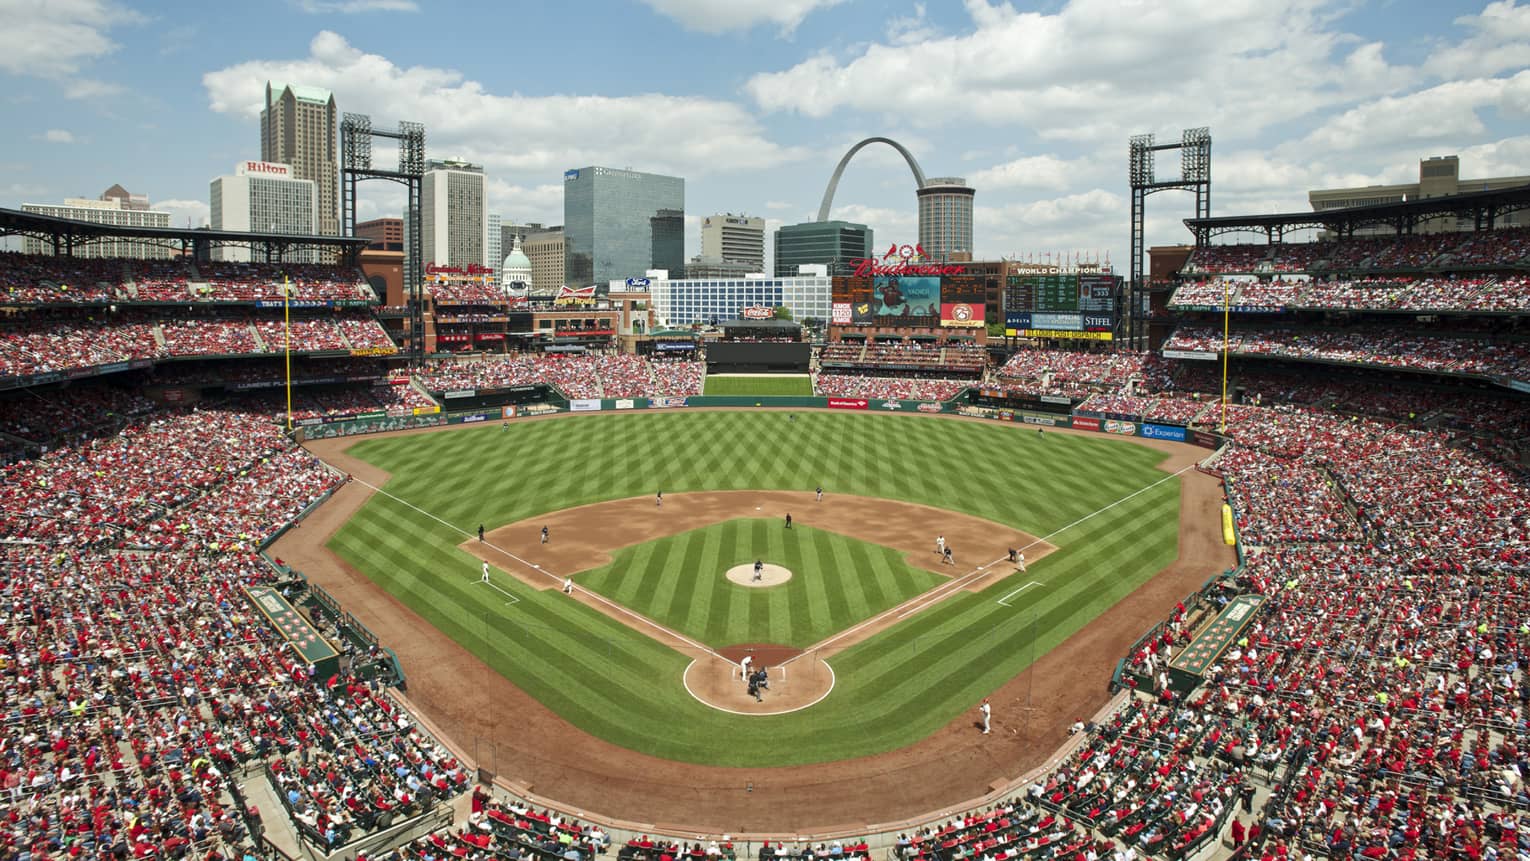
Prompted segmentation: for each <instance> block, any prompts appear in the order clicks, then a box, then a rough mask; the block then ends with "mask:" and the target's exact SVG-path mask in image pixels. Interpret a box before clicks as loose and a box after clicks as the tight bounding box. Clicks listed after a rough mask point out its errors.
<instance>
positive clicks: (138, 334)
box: [0, 309, 395, 377]
mask: <svg viewBox="0 0 1530 861" xmlns="http://www.w3.org/2000/svg"><path fill="white" fill-rule="evenodd" d="M288 326H289V324H288V323H287V322H284V321H283V319H282V318H281V317H280V316H275V317H272V316H256V315H233V316H230V315H227V314H216V315H204V314H199V313H193V314H179V313H178V314H164V313H153V312H149V311H146V310H142V309H136V310H124V311H118V312H116V313H108V312H107V311H105V310H99V311H68V310H65V311H51V310H50V311H32V312H28V313H24V314H17V315H13V316H12V317H10V318H8V319H6V320H5V321H3V322H0V377H5V376H26V375H32V374H42V373H48V372H56V371H67V370H70V369H74V368H89V367H97V366H100V365H108V364H113V363H116V362H124V361H129V360H134V359H165V358H172V357H173V358H180V357H187V356H232V355H251V354H259V353H280V352H283V351H284V350H285V349H286V346H287V343H288V340H287V338H288V335H287V330H288ZM290 328H291V346H292V350H293V351H295V352H303V351H321V350H331V351H333V350H386V351H390V352H391V351H394V349H395V348H394V347H393V341H392V339H391V338H390V337H389V336H388V333H387V331H386V330H385V329H383V327H382V324H381V323H379V322H378V321H377V320H376V318H375V317H372V316H371V315H369V314H367V313H365V312H359V311H342V312H338V313H336V314H330V315H323V316H306V315H293V316H292V318H291V322H290Z"/></svg>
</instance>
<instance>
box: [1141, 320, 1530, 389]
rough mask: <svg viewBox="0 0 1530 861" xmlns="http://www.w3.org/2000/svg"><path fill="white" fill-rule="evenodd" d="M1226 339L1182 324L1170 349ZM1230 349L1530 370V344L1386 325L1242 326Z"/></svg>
mask: <svg viewBox="0 0 1530 861" xmlns="http://www.w3.org/2000/svg"><path fill="white" fill-rule="evenodd" d="M1222 338H1223V333H1222V331H1221V330H1220V329H1213V328H1209V327H1198V326H1181V327H1180V328H1178V329H1176V330H1175V331H1174V334H1173V335H1172V336H1171V337H1170V338H1169V340H1168V341H1166V342H1165V343H1164V349H1166V350H1183V351H1190V352H1221V349H1222ZM1228 349H1229V351H1230V352H1231V353H1232V354H1233V355H1235V356H1267V357H1271V358H1282V359H1297V360H1317V361H1325V362H1339V363H1344V364H1355V365H1369V366H1374V367H1387V368H1399V369H1407V370H1415V371H1428V372H1431V373H1443V374H1472V375H1480V376H1489V377H1505V376H1507V377H1511V378H1514V379H1522V378H1524V377H1525V376H1526V375H1527V370H1530V344H1525V343H1522V342H1519V341H1511V340H1499V341H1492V340H1482V339H1479V338H1469V337H1464V336H1458V337H1444V336H1431V335H1424V334H1414V333H1410V332H1407V331H1404V330H1399V329H1396V328H1392V327H1382V326H1370V327H1356V328H1353V329H1344V330H1321V329H1294V328H1252V327H1239V328H1235V329H1233V330H1232V332H1231V335H1230V337H1229V340H1228Z"/></svg>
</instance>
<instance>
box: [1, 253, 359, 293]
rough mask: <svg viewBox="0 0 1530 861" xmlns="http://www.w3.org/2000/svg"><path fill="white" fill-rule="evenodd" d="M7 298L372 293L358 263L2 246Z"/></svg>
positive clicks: (2, 284) (2, 287) (3, 279)
mask: <svg viewBox="0 0 1530 861" xmlns="http://www.w3.org/2000/svg"><path fill="white" fill-rule="evenodd" d="M0 291H3V292H4V297H5V299H6V302H7V303H8V304H21V305H33V304H35V305H53V304H109V303H123V302H169V303H198V302H227V303H252V302H257V301H278V300H281V299H283V298H290V299H293V300H297V301H308V302H332V301H347V302H357V301H365V302H369V303H375V302H376V301H377V296H376V294H375V293H373V291H372V289H371V288H370V287H369V286H367V284H366V281H365V279H364V278H363V277H362V274H361V272H360V271H358V270H355V269H347V268H345V267H342V266H336V265H329V264H318V263H232V262H221V261H202V262H200V263H198V262H194V261H192V260H190V259H188V258H175V259H170V260H127V259H119V258H97V259H93V258H75V257H64V256H58V257H55V256H53V255H45V254H18V253H15V252H0Z"/></svg>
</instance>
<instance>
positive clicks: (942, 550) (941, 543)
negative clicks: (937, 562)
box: [935, 535, 946, 556]
mask: <svg viewBox="0 0 1530 861" xmlns="http://www.w3.org/2000/svg"><path fill="white" fill-rule="evenodd" d="M935 553H936V555H939V556H944V555H946V536H944V535H937V536H935Z"/></svg>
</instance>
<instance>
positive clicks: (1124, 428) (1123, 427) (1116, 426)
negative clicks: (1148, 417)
mask: <svg viewBox="0 0 1530 861" xmlns="http://www.w3.org/2000/svg"><path fill="white" fill-rule="evenodd" d="M1103 427H1104V429H1105V432H1106V433H1118V434H1121V435H1122V436H1136V435H1137V423H1136V422H1123V421H1117V420H1115V419H1107V420H1106V421H1105V424H1104V426H1103Z"/></svg>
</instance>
